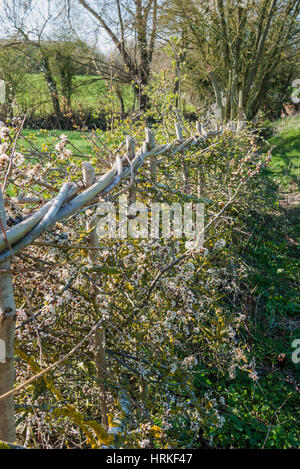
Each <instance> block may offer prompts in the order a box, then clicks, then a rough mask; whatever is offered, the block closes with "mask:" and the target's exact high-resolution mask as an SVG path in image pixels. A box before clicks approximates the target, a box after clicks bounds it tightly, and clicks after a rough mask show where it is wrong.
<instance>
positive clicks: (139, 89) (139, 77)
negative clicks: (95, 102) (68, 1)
mask: <svg viewBox="0 0 300 469" xmlns="http://www.w3.org/2000/svg"><path fill="white" fill-rule="evenodd" d="M77 1H78V2H79V4H80V5H82V6H83V7H84V8H85V9H86V10H87V11H88V12H89V13H90V14H91V15H92V17H93V18H94V19H95V20H96V21H97V22H98V24H99V25H100V26H101V28H102V29H103V31H104V32H105V33H106V34H107V35H108V36H109V38H110V39H111V41H112V42H113V44H114V46H115V48H116V49H117V51H118V52H119V54H120V56H121V57H122V61H123V64H124V69H125V72H126V74H127V77H128V79H129V81H131V82H132V83H133V87H134V92H135V94H136V96H137V98H138V103H139V108H140V109H141V110H143V109H145V108H146V107H147V101H148V99H147V93H146V92H145V87H146V86H147V85H148V82H149V77H150V67H151V62H152V57H153V52H154V46H155V40H156V35H157V21H158V2H157V0H147V1H146V0H132V1H130V0H129V1H123V2H122V1H121V0H114V1H113V2H112V1H110V2H107V1H105V2H103V1H97V0H94V1H91V2H87V1H85V0H77ZM111 11H112V13H110V12H111ZM132 44H133V47H132Z"/></svg>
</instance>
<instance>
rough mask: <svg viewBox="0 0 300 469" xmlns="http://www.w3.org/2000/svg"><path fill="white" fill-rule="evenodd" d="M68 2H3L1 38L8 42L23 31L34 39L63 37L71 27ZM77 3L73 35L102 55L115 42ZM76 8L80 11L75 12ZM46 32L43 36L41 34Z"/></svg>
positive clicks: (19, 0)
mask: <svg viewBox="0 0 300 469" xmlns="http://www.w3.org/2000/svg"><path fill="white" fill-rule="evenodd" d="M63 3H64V0H31V1H26V0H0V20H1V21H0V37H1V38H3V39H7V38H9V37H11V36H12V35H14V34H16V31H17V29H18V28H19V29H22V31H24V32H25V33H26V34H27V35H28V38H29V39H31V40H37V39H38V37H39V36H41V38H42V39H57V38H63V36H64V35H66V33H67V32H68V30H69V31H71V28H70V26H69V22H68V19H67V18H66V16H65V14H64V9H63ZM76 3H77V2H76V0H73V1H72V5H73V8H72V10H71V13H73V14H72V15H71V19H72V34H73V35H74V36H75V37H76V36H77V37H79V38H80V39H81V40H83V41H85V42H86V43H87V44H88V45H90V46H92V47H97V49H99V50H101V51H102V52H108V51H110V50H112V47H113V46H112V42H111V40H110V39H109V38H108V37H107V35H106V34H105V33H104V32H103V31H102V29H100V28H99V25H98V24H97V23H96V22H95V21H94V20H93V19H92V18H91V15H90V14H89V13H88V12H86V11H85V10H84V8H82V7H81V6H80V5H78V6H77V4H76ZM74 6H75V7H76V10H75V9H74ZM41 32H42V34H41Z"/></svg>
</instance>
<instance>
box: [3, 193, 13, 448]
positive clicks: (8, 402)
mask: <svg viewBox="0 0 300 469" xmlns="http://www.w3.org/2000/svg"><path fill="white" fill-rule="evenodd" d="M0 220H1V223H0V226H1V231H2V230H3V229H5V227H6V215H5V208H4V201H3V196H2V191H0ZM9 269H10V263H9V261H6V262H4V263H2V264H0V270H9ZM15 323H16V306H15V299H14V291H13V279H12V275H11V273H0V345H1V346H2V347H1V350H2V352H4V353H3V356H0V396H1V395H2V394H5V393H6V392H8V391H10V390H11V389H12V388H13V386H14V380H15V370H14V335H15ZM0 440H4V441H7V442H9V443H13V442H14V441H15V440H16V429H15V411H14V400H13V396H9V397H8V398H6V399H3V400H0Z"/></svg>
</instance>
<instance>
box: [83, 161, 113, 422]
mask: <svg viewBox="0 0 300 469" xmlns="http://www.w3.org/2000/svg"><path fill="white" fill-rule="evenodd" d="M82 166H83V181H84V184H85V187H86V188H88V187H90V186H91V185H93V184H94V182H95V171H94V168H93V166H92V165H90V164H89V163H86V162H84V163H83V164H82ZM98 220H99V218H98V216H97V215H95V216H94V217H93V218H92V220H90V221H88V222H87V230H88V231H89V232H90V234H89V241H88V246H89V247H94V248H95V247H98V244H99V237H98V235H97V223H98ZM91 230H92V231H91ZM88 257H89V259H90V261H91V262H92V263H94V262H96V260H97V257H98V253H97V250H96V249H91V250H90V252H89V254H88ZM91 277H92V278H93V279H94V280H95V281H96V280H97V274H96V273H92V274H91ZM98 293H99V289H98V287H96V286H94V293H93V295H94V297H96V296H97V294H98ZM94 359H95V365H96V370H97V378H98V380H99V390H100V396H99V407H100V412H101V424H102V425H103V427H104V428H105V429H106V430H108V412H109V411H108V405H107V389H106V386H105V384H104V383H103V382H105V379H106V356H105V330H104V328H103V327H101V328H100V329H97V330H96V332H95V352H94Z"/></svg>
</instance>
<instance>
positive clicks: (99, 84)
mask: <svg viewBox="0 0 300 469" xmlns="http://www.w3.org/2000/svg"><path fill="white" fill-rule="evenodd" d="M56 81H57V87H58V92H59V94H60V98H61V89H60V86H59V80H57V79H56ZM119 86H120V90H121V92H122V96H123V100H124V105H125V110H129V109H130V108H131V107H132V103H133V92H132V89H131V87H130V86H129V85H119ZM17 103H18V105H19V106H20V107H21V109H22V110H30V113H33V114H35V115H38V116H45V115H47V114H51V113H52V112H53V109H52V103H51V97H50V94H49V90H48V88H47V85H46V82H45V79H44V77H43V75H42V74H41V73H33V74H29V73H27V74H25V76H24V85H23V87H22V89H21V91H20V92H19V93H18V95H17ZM108 104H110V105H113V107H114V108H115V110H116V111H118V110H119V108H120V102H119V99H118V98H117V96H116V93H115V92H113V94H112V95H111V94H110V92H109V88H108V86H107V83H106V82H105V80H103V79H102V78H100V77H99V76H98V75H76V76H74V78H73V95H72V100H71V107H72V109H73V110H78V109H79V105H80V106H82V109H83V110H91V111H94V112H97V111H100V110H103V109H104V108H105V106H107V105H108Z"/></svg>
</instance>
